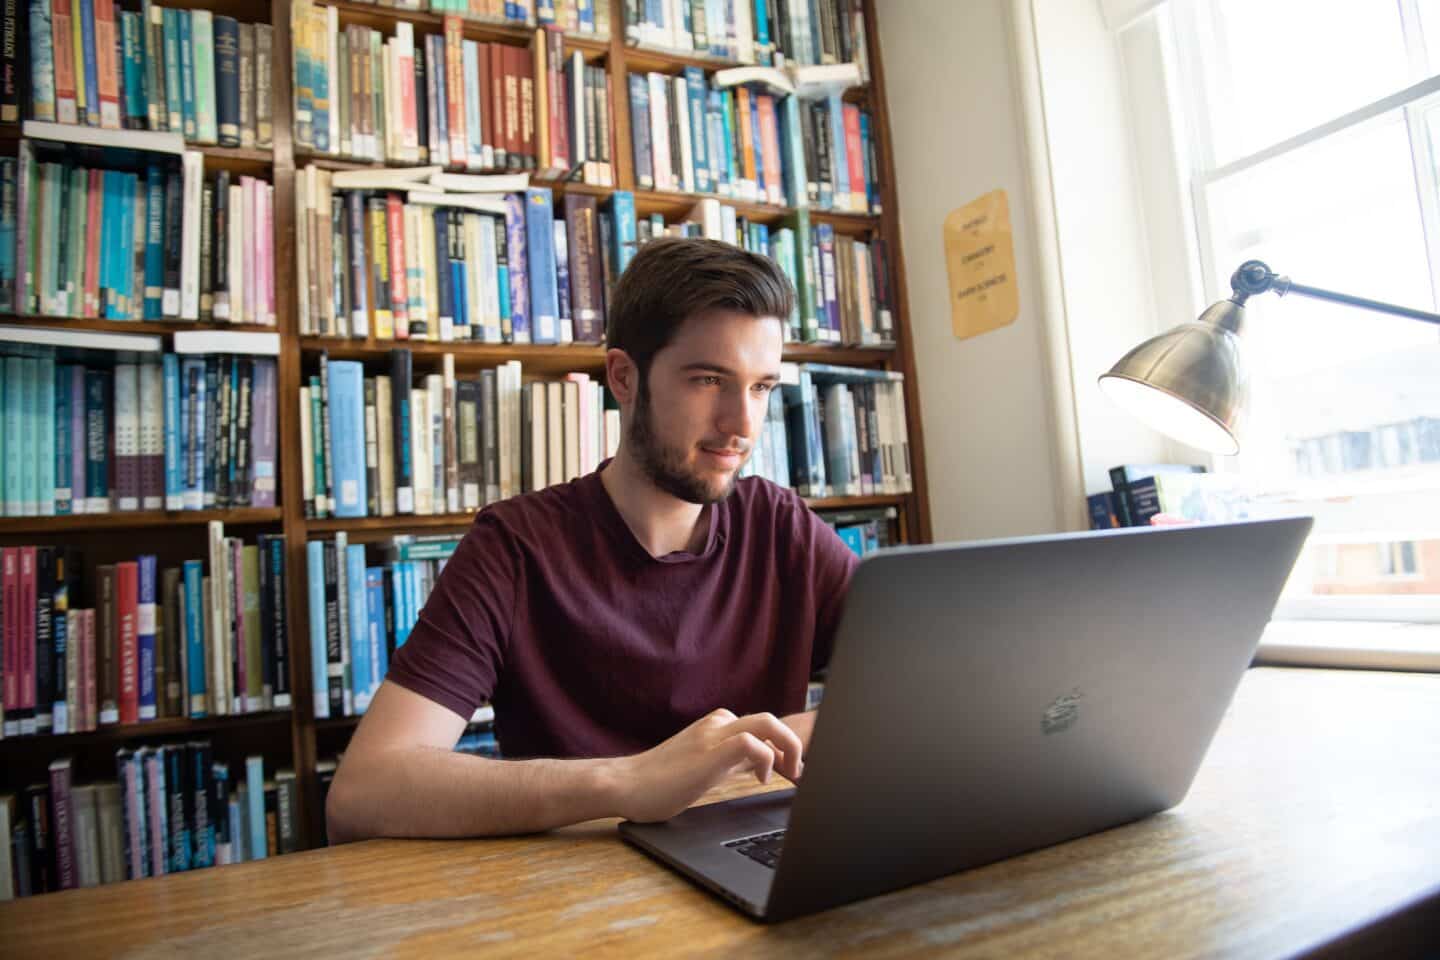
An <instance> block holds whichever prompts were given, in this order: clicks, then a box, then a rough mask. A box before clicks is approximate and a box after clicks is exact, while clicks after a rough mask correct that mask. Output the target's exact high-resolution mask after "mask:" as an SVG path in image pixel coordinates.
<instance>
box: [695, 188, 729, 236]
mask: <svg viewBox="0 0 1440 960" xmlns="http://www.w3.org/2000/svg"><path fill="white" fill-rule="evenodd" d="M690 219H691V220H693V221H694V222H696V223H698V224H700V233H701V235H703V236H704V237H705V238H706V239H708V240H719V239H720V237H721V234H722V229H723V228H722V226H721V216H720V201H719V200H717V199H715V198H714V197H706V198H705V199H703V200H701V201H700V202H699V203H697V204H695V207H694V209H693V210H691V211H690Z"/></svg>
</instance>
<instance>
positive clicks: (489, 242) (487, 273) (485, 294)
mask: <svg viewBox="0 0 1440 960" xmlns="http://www.w3.org/2000/svg"><path fill="white" fill-rule="evenodd" d="M479 220H480V268H479V269H478V270H476V271H474V272H475V274H476V276H477V277H478V278H479V280H480V284H481V286H480V295H481V298H482V299H481V313H482V314H483V315H484V317H485V342H486V343H499V342H500V341H501V339H502V338H501V335H500V268H499V266H498V265H497V264H496V262H495V220H494V218H493V217H486V216H482V217H480V218H479ZM469 249H470V248H468V247H467V252H468V250H469Z"/></svg>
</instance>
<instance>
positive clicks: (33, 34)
mask: <svg viewBox="0 0 1440 960" xmlns="http://www.w3.org/2000/svg"><path fill="white" fill-rule="evenodd" d="M8 2H9V0H7V3H8ZM29 3H30V6H29V21H28V23H27V30H28V31H29V34H30V114H31V116H32V117H33V118H34V119H36V120H45V121H54V120H56V119H57V117H56V115H55V80H56V76H57V73H58V66H57V60H56V51H55V48H54V45H53V44H54V41H53V39H52V37H53V34H52V32H51V31H52V25H51V22H50V11H51V9H52V6H53V4H52V3H51V0H29ZM7 62H8V61H7ZM17 104H18V100H17ZM0 119H3V120H4V122H6V123H13V122H16V121H18V120H19V119H20V115H19V112H18V110H17V112H16V115H15V116H14V117H13V118H8V119H6V118H5V114H4V104H3V103H0Z"/></svg>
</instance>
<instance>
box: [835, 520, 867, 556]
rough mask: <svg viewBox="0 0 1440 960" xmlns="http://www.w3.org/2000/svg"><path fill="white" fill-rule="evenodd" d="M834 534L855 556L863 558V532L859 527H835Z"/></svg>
mask: <svg viewBox="0 0 1440 960" xmlns="http://www.w3.org/2000/svg"><path fill="white" fill-rule="evenodd" d="M835 532H836V533H837V534H838V535H839V536H840V540H841V541H842V542H843V543H844V544H845V546H847V547H849V548H850V551H851V552H852V553H854V554H855V556H857V557H863V556H865V531H864V530H863V529H862V528H861V527H858V526H853V527H836V528H835Z"/></svg>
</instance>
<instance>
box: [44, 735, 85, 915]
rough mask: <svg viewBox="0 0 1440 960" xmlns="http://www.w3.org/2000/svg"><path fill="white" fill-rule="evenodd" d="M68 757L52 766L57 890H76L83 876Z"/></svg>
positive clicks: (52, 811)
mask: <svg viewBox="0 0 1440 960" xmlns="http://www.w3.org/2000/svg"><path fill="white" fill-rule="evenodd" d="M70 764H71V760H70V758H69V757H61V758H60V759H58V760H55V761H52V762H51V764H50V844H51V848H52V849H53V850H54V855H55V874H56V876H55V883H56V889H59V890H73V889H75V888H76V887H78V886H80V873H79V869H78V865H77V863H76V861H75V853H76V851H75V826H74V821H73V819H72V813H73V812H74V807H73V806H72V804H71V801H70Z"/></svg>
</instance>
